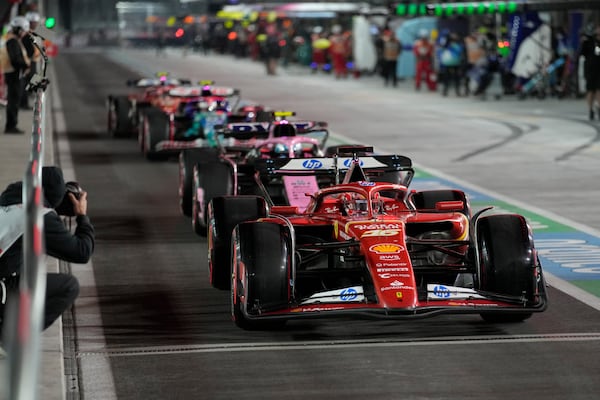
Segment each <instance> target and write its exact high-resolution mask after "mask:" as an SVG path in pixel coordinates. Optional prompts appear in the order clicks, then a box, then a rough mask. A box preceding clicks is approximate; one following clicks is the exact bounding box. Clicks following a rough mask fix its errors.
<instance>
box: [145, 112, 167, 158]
mask: <svg viewBox="0 0 600 400" xmlns="http://www.w3.org/2000/svg"><path fill="white" fill-rule="evenodd" d="M169 126H170V122H169V117H168V116H167V115H165V114H164V113H163V112H161V111H160V110H152V109H150V110H147V111H146V112H145V113H144V144H143V152H144V156H145V157H146V159H148V160H151V161H155V160H164V159H166V158H167V157H166V156H165V155H164V154H161V153H160V152H159V151H158V150H157V149H156V145H158V143H160V142H162V141H163V140H168V139H169Z"/></svg>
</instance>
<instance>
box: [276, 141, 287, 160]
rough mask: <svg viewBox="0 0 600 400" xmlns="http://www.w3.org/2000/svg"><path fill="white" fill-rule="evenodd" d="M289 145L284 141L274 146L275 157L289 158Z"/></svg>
mask: <svg viewBox="0 0 600 400" xmlns="http://www.w3.org/2000/svg"><path fill="white" fill-rule="evenodd" d="M288 151H289V150H288V147H287V146H286V145H285V144H283V143H277V144H276V145H275V146H273V150H272V153H273V157H275V158H287V157H288Z"/></svg>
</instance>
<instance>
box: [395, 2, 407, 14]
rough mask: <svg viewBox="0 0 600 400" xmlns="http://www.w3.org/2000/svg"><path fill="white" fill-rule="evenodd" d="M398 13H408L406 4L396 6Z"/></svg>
mask: <svg viewBox="0 0 600 400" xmlns="http://www.w3.org/2000/svg"><path fill="white" fill-rule="evenodd" d="M396 14H397V15H406V4H398V7H396Z"/></svg>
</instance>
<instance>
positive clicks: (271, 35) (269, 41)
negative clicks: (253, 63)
mask: <svg viewBox="0 0 600 400" xmlns="http://www.w3.org/2000/svg"><path fill="white" fill-rule="evenodd" d="M265 32H266V34H267V37H266V38H265V40H264V44H263V45H264V47H265V48H264V54H265V64H266V66H267V75H277V64H278V63H279V58H280V57H281V46H280V45H279V39H280V38H279V33H278V32H277V28H276V27H275V25H272V24H271V25H268V26H267V28H266V30H265Z"/></svg>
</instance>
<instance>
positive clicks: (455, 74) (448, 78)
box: [440, 33, 464, 97]
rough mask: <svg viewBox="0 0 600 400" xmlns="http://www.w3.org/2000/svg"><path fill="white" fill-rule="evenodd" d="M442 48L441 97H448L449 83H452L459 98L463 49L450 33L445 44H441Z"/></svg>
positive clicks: (455, 36) (456, 37)
mask: <svg viewBox="0 0 600 400" xmlns="http://www.w3.org/2000/svg"><path fill="white" fill-rule="evenodd" d="M442 47H443V48H442V51H441V53H440V68H441V69H442V70H443V71H444V72H443V79H442V82H443V88H442V95H444V96H447V95H448V89H449V86H450V82H452V84H453V85H454V90H455V92H456V96H458V97H460V95H461V93H460V86H461V81H462V75H463V74H462V71H463V65H464V48H463V46H462V45H461V43H460V41H459V38H458V35H457V34H456V33H450V35H448V38H447V40H446V42H445V43H443V44H442Z"/></svg>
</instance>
